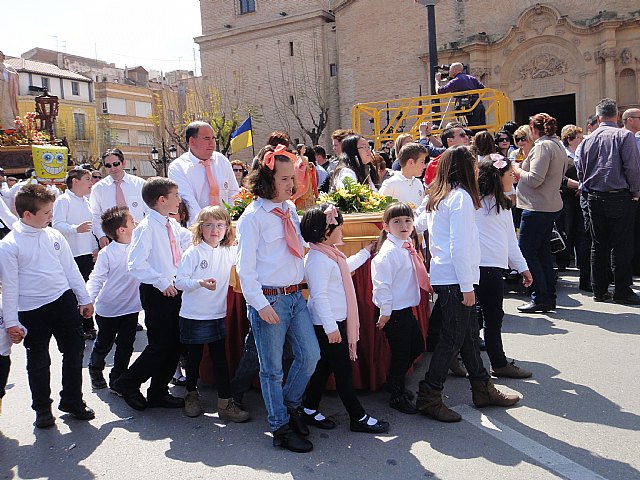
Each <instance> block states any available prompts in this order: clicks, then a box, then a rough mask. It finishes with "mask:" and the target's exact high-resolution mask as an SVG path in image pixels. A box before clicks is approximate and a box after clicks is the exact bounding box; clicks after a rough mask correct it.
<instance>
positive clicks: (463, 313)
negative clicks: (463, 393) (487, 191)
mask: <svg viewBox="0 0 640 480" xmlns="http://www.w3.org/2000/svg"><path fill="white" fill-rule="evenodd" d="M427 195H428V201H427V204H426V209H425V212H424V213H423V214H422V215H426V224H427V228H428V230H429V250H430V251H431V270H430V272H431V282H432V284H433V290H434V292H435V293H436V294H437V295H438V299H439V300H440V305H441V308H442V317H443V318H442V328H441V331H440V339H439V341H438V343H437V345H436V348H435V351H434V352H433V356H432V357H431V363H430V364H429V370H428V371H427V373H426V374H425V377H424V380H423V381H421V382H420V386H419V390H418V399H417V401H416V406H417V408H418V410H420V412H422V413H423V414H425V415H428V416H430V417H432V418H434V419H436V420H439V421H441V422H458V421H460V420H461V417H460V415H459V414H458V413H457V412H454V411H453V410H450V409H449V408H447V406H446V405H444V403H443V402H442V396H441V395H442V389H443V388H444V382H445V380H446V379H447V372H448V370H449V365H450V364H451V361H452V360H453V358H454V356H455V355H457V353H458V352H460V354H461V356H462V361H463V362H464V365H465V367H466V368H467V372H468V373H469V381H470V382H471V390H472V392H473V403H474V404H475V405H476V407H485V406H488V405H500V406H510V405H514V404H515V403H517V402H518V401H519V400H520V397H518V396H517V395H505V394H503V393H501V392H499V391H498V390H497V389H496V388H495V386H494V385H493V383H492V381H491V377H490V376H489V373H488V372H487V370H486V369H485V368H484V365H483V364H482V359H481V358H480V345H479V329H478V321H477V317H476V309H475V304H476V298H475V294H474V290H473V288H474V285H477V284H478V282H479V280H480V269H479V264H480V247H479V243H480V241H479V238H478V229H477V228H476V222H475V211H476V209H478V208H480V198H479V195H478V179H477V159H476V158H475V156H474V155H473V154H472V153H471V151H470V150H469V149H468V148H467V147H465V146H462V145H461V146H457V147H452V148H449V149H447V150H446V151H445V152H444V153H443V154H442V156H441V157H440V161H439V163H438V169H437V171H436V177H435V179H434V180H433V182H432V183H431V184H430V185H429V189H428V192H427Z"/></svg>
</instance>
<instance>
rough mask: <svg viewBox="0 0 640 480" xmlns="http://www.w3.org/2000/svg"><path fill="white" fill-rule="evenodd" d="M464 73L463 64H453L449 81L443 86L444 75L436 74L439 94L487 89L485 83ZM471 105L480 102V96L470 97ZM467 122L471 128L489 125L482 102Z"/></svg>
mask: <svg viewBox="0 0 640 480" xmlns="http://www.w3.org/2000/svg"><path fill="white" fill-rule="evenodd" d="M463 72H464V65H462V64H461V63H457V62H456V63H452V64H451V66H450V67H449V81H448V82H447V83H446V84H445V85H442V83H443V82H444V81H445V80H443V79H442V73H441V72H438V73H436V77H435V81H436V84H437V85H438V89H437V91H438V94H441V93H456V92H466V91H467V90H479V89H482V88H485V86H484V85H483V83H482V82H481V81H480V80H478V79H477V78H476V77H472V76H471V75H467V74H466V73H463ZM469 98H470V101H471V103H470V104H471V105H473V104H474V103H476V101H477V100H478V94H472V95H469ZM467 122H468V125H469V126H470V127H473V126H478V125H485V124H486V123H487V119H486V115H485V110H484V105H483V103H482V102H479V103H478V105H477V106H476V108H474V109H473V110H472V111H471V113H470V114H469V115H468V117H467Z"/></svg>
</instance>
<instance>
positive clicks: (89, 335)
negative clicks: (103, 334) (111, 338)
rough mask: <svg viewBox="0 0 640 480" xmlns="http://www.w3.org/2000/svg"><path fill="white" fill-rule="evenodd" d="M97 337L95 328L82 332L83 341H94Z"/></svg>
mask: <svg viewBox="0 0 640 480" xmlns="http://www.w3.org/2000/svg"><path fill="white" fill-rule="evenodd" d="M97 336H98V332H97V331H96V329H95V328H91V329H89V330H87V331H86V332H84V339H85V340H95V339H96V337H97Z"/></svg>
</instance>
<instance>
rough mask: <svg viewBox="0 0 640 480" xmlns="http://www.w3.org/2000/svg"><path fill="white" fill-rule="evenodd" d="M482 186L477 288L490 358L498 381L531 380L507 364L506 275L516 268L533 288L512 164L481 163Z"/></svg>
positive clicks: (495, 157)
mask: <svg viewBox="0 0 640 480" xmlns="http://www.w3.org/2000/svg"><path fill="white" fill-rule="evenodd" d="M478 185H479V190H480V204H481V207H480V208H479V209H478V210H476V225H477V227H478V233H479V237H480V283H479V284H478V286H477V287H476V294H477V295H478V303H479V304H480V308H481V309H482V316H483V319H484V339H485V342H486V345H487V354H488V355H489V360H491V366H492V367H493V370H492V374H493V375H494V376H496V377H509V378H529V377H530V376H531V372H529V371H527V370H525V369H524V368H520V367H518V366H517V365H516V364H515V362H514V361H512V362H511V363H507V357H506V356H505V354H504V350H503V347H502V332H501V329H502V318H503V317H504V311H503V310H502V301H503V299H504V286H503V278H502V276H503V274H504V271H505V269H507V268H509V267H512V268H514V269H516V270H517V271H518V272H519V273H520V274H521V275H522V279H523V281H522V283H523V284H524V285H525V286H527V287H528V286H529V285H530V284H531V281H532V278H531V272H529V267H528V266H527V262H526V260H525V259H524V257H523V256H522V252H520V248H519V247H518V240H517V239H516V232H515V230H514V228H513V217H512V215H511V206H512V204H511V200H510V199H509V197H507V196H506V193H508V192H509V191H511V188H512V186H513V179H512V177H511V161H510V160H507V159H505V158H504V157H503V156H502V155H499V154H495V153H492V154H491V155H487V156H486V158H485V159H483V160H480V162H478Z"/></svg>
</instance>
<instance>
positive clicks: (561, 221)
mask: <svg viewBox="0 0 640 480" xmlns="http://www.w3.org/2000/svg"><path fill="white" fill-rule="evenodd" d="M556 226H557V227H558V229H559V230H560V231H562V232H564V234H565V238H566V248H565V249H564V250H562V251H561V252H558V253H557V254H556V264H557V265H558V267H565V268H566V267H568V266H569V264H570V263H571V256H572V255H573V254H574V252H575V258H576V266H577V267H578V268H580V265H581V264H583V263H584V259H582V258H581V257H582V256H583V255H584V248H583V246H582V243H583V242H584V218H582V209H581V208H580V197H576V195H575V192H574V191H573V190H569V191H568V192H563V194H562V210H561V212H560V217H559V218H558V220H556Z"/></svg>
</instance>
